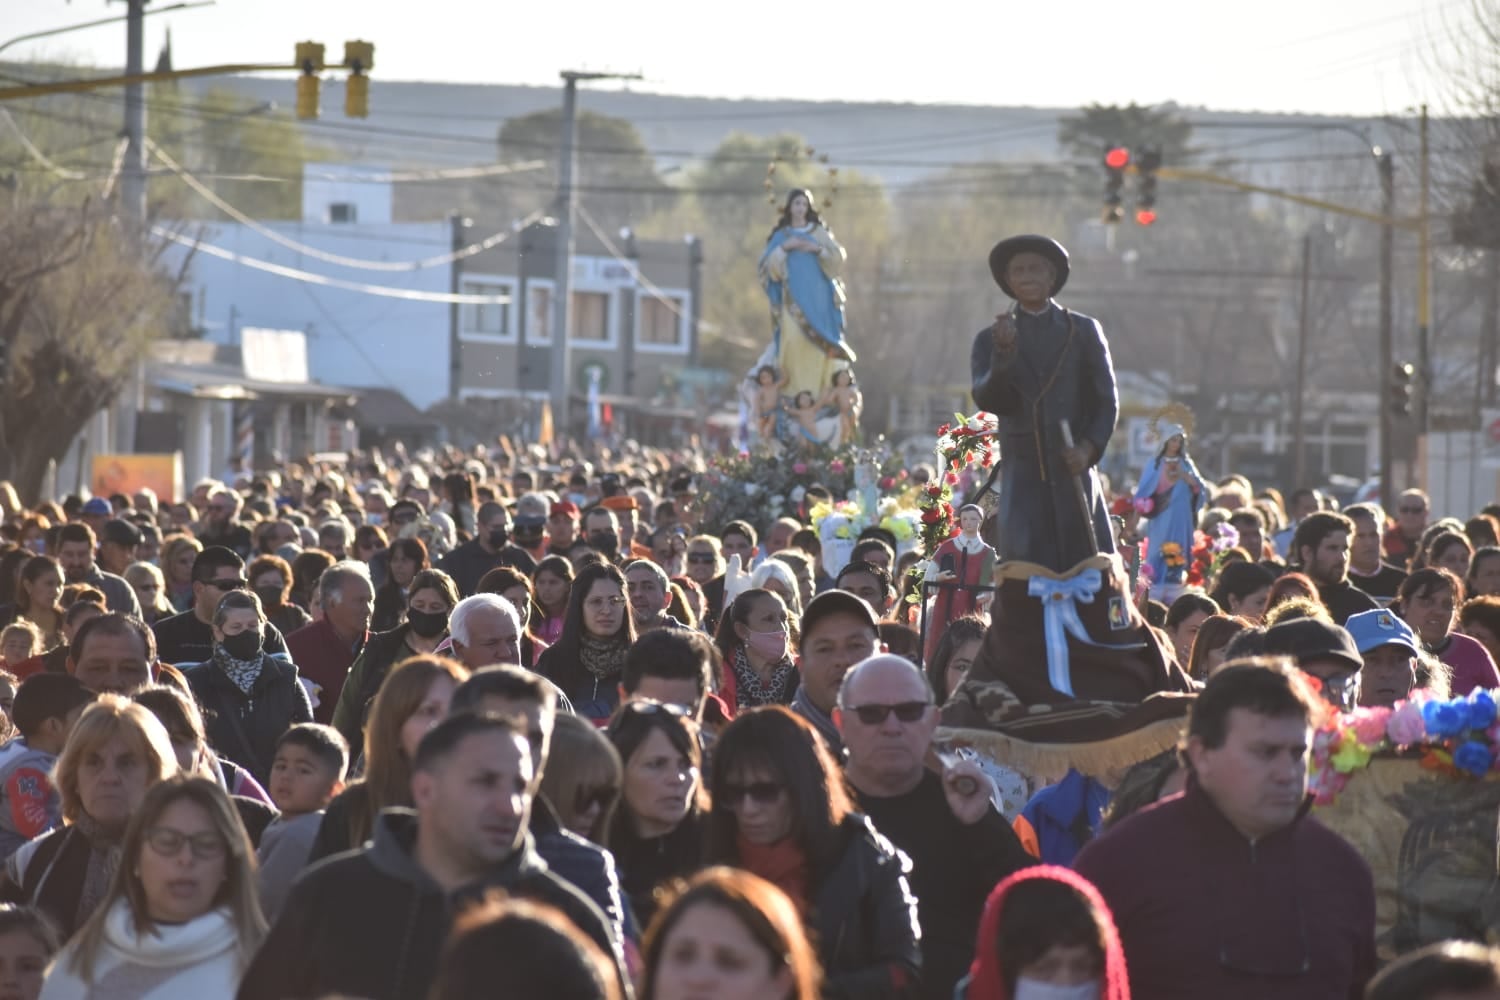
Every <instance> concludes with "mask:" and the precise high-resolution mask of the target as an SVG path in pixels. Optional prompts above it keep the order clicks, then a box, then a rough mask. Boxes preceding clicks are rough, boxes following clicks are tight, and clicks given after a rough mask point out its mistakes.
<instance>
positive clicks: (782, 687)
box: [714, 589, 798, 710]
mask: <svg viewBox="0 0 1500 1000" xmlns="http://www.w3.org/2000/svg"><path fill="white" fill-rule="evenodd" d="M714 642H715V643H716V644H717V645H718V647H719V653H720V654H721V655H722V656H723V657H724V676H723V678H722V679H721V680H720V682H719V694H720V696H721V697H722V698H723V699H724V701H725V702H727V703H728V704H729V705H731V706H732V707H734V708H735V709H736V710H739V709H744V708H756V707H758V706H761V705H790V704H791V703H792V699H793V698H794V697H796V694H797V682H798V675H797V665H796V664H795V663H793V662H792V648H793V646H794V645H795V644H796V636H795V634H794V631H793V626H792V618H791V616H790V615H789V614H788V613H787V609H786V604H785V603H784V602H783V601H782V599H781V598H780V597H778V596H776V595H775V594H773V593H772V592H771V591H769V590H759V589H752V590H747V591H745V592H744V593H743V594H741V595H740V596H739V597H736V598H735V599H734V603H732V604H730V605H729V610H727V611H725V612H724V617H723V618H722V619H720V621H719V632H718V635H716V636H715V637H714Z"/></svg>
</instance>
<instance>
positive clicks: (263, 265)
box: [151, 226, 510, 305]
mask: <svg viewBox="0 0 1500 1000" xmlns="http://www.w3.org/2000/svg"><path fill="white" fill-rule="evenodd" d="M151 231H152V232H153V233H154V234H156V235H157V236H160V237H163V238H165V239H168V240H171V241H172V242H173V243H176V244H179V245H180V246H185V247H191V248H192V249H194V250H197V251H199V252H202V253H206V254H208V255H209V256H211V257H218V258H220V259H221V260H227V261H231V262H233V263H235V264H242V265H244V266H245V267H252V268H255V269H256V270H258V271H265V272H266V273H268V274H274V275H276V276H277V277H280V278H288V279H291V280H293V281H302V282H306V283H308V284H311V285H324V286H326V287H328V288H341V289H343V290H344V291H348V292H359V293H361V294H364V295H378V296H381V297H383V298H388V299H404V300H407V301H410V302H447V303H457V304H459V305H508V304H509V303H510V296H509V295H455V294H453V293H451V292H423V291H418V290H416V289H411V288H391V287H389V286H387V285H370V284H365V283H364V282H359V281H345V280H344V279H343V278H331V277H329V276H328V275H326V274H314V273H312V272H311V271H303V270H300V269H298V268H295V267H287V266H285V265H283V264H274V263H272V262H271V261H268V260H260V259H259V258H256V257H247V256H245V255H244V254H239V253H235V252H234V251H233V250H225V249H224V248H223V247H220V246H215V245H214V244H212V243H208V242H205V241H203V240H198V239H194V238H193V237H191V236H184V235H182V234H181V233H177V232H174V231H172V230H170V229H168V228H166V227H165V226H152V227H151Z"/></svg>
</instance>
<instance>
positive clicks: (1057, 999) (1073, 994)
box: [1015, 976, 1099, 1000]
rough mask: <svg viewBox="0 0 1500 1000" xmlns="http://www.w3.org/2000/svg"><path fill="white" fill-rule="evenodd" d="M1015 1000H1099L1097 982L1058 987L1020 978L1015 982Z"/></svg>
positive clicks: (1023, 977)
mask: <svg viewBox="0 0 1500 1000" xmlns="http://www.w3.org/2000/svg"><path fill="white" fill-rule="evenodd" d="M1015 1000H1099V981H1098V980H1094V981H1093V982H1091V983H1079V984H1078V985H1077V986H1058V985H1056V984H1054V983H1043V982H1038V981H1037V980H1035V979H1027V978H1026V977H1025V976H1022V977H1021V978H1020V979H1017V980H1016V993H1015Z"/></svg>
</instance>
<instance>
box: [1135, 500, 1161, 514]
mask: <svg viewBox="0 0 1500 1000" xmlns="http://www.w3.org/2000/svg"><path fill="white" fill-rule="evenodd" d="M1132 506H1133V507H1135V511H1136V513H1137V514H1143V515H1149V514H1150V513H1151V512H1152V511H1153V510H1155V509H1156V502H1155V501H1154V500H1152V499H1151V498H1150V497H1141V498H1140V499H1138V500H1136V501H1135V502H1134V503H1133V504H1132Z"/></svg>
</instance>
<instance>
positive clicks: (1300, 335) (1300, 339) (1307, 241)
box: [1292, 233, 1312, 489]
mask: <svg viewBox="0 0 1500 1000" xmlns="http://www.w3.org/2000/svg"><path fill="white" fill-rule="evenodd" d="M1311 283H1312V233H1308V234H1307V235H1305V236H1303V237H1302V315H1301V317H1300V319H1299V321H1298V324H1297V383H1296V388H1295V389H1293V391H1292V468H1293V469H1294V470H1295V471H1294V472H1293V474H1292V482H1293V484H1294V487H1295V488H1296V489H1301V488H1302V487H1303V486H1304V485H1306V484H1307V457H1306V455H1305V454H1304V448H1303V445H1304V444H1305V443H1306V441H1305V438H1306V431H1305V429H1304V428H1303V426H1302V419H1303V413H1304V401H1303V396H1304V395H1305V394H1306V392H1307V338H1308V329H1307V327H1308V317H1309V315H1310V313H1309V305H1310V298H1311V297H1310V295H1309V288H1308V286H1309V285H1310V284H1311Z"/></svg>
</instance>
